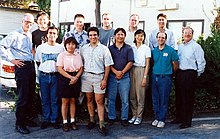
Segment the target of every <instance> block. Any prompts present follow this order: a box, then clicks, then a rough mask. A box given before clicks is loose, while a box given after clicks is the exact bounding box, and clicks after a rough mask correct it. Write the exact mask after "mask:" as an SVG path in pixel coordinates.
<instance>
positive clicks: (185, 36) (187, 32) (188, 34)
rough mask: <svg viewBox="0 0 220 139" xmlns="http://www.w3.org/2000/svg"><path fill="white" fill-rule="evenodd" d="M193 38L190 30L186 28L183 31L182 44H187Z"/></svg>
mask: <svg viewBox="0 0 220 139" xmlns="http://www.w3.org/2000/svg"><path fill="white" fill-rule="evenodd" d="M192 38H193V32H192V29H190V28H187V29H184V30H183V39H184V42H189V41H190V40H192Z"/></svg>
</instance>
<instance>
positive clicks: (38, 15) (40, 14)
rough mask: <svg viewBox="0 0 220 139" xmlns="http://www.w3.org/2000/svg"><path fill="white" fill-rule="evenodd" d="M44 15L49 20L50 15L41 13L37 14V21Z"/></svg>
mask: <svg viewBox="0 0 220 139" xmlns="http://www.w3.org/2000/svg"><path fill="white" fill-rule="evenodd" d="M42 15H44V16H46V17H47V18H48V19H49V15H48V14H47V13H45V12H39V13H38V14H37V19H38V18H39V17H40V16H42Z"/></svg>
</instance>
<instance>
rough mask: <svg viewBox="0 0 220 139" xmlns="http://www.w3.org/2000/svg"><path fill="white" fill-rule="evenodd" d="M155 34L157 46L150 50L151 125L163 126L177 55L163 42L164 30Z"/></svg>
mask: <svg viewBox="0 0 220 139" xmlns="http://www.w3.org/2000/svg"><path fill="white" fill-rule="evenodd" d="M156 36H157V40H158V47H156V48H155V49H154V50H153V51H152V57H153V69H152V101H153V110H154V118H155V120H154V121H153V122H152V125H153V126H156V127H158V128H163V127H164V126H165V118H166V114H167V110H168V100H169V96H170V91H171V87H172V74H173V72H175V71H176V70H177V68H178V55H177V53H176V51H175V50H174V49H173V48H172V47H170V46H168V45H166V44H165V42H166V39H167V34H166V33H165V32H158V33H157V35H156Z"/></svg>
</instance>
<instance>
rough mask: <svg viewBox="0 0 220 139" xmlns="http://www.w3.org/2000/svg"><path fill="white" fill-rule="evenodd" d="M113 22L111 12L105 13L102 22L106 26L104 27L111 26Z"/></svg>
mask: <svg viewBox="0 0 220 139" xmlns="http://www.w3.org/2000/svg"><path fill="white" fill-rule="evenodd" d="M111 22H112V18H111V15H109V14H105V15H103V17H102V23H103V26H104V27H109V26H111Z"/></svg>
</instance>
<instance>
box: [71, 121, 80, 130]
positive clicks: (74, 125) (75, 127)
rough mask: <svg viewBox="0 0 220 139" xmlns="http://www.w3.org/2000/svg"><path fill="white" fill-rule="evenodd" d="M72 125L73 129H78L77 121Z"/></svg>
mask: <svg viewBox="0 0 220 139" xmlns="http://www.w3.org/2000/svg"><path fill="white" fill-rule="evenodd" d="M70 126H71V128H72V130H78V126H77V125H76V123H75V122H72V123H71V125H70Z"/></svg>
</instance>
